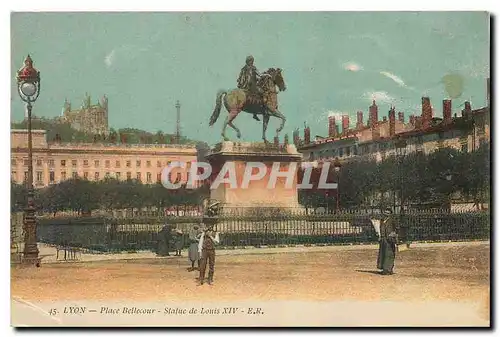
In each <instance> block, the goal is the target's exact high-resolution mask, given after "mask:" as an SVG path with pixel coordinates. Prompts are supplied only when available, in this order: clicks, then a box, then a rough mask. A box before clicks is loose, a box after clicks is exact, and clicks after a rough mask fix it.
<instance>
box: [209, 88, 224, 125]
mask: <svg viewBox="0 0 500 337" xmlns="http://www.w3.org/2000/svg"><path fill="white" fill-rule="evenodd" d="M225 94H227V92H226V91H224V90H221V91H219V92H218V93H217V100H216V101H215V108H214V112H212V116H211V117H210V123H208V125H210V126H212V125H214V124H215V122H217V119H218V118H219V115H220V110H221V108H222V96H224V95H225Z"/></svg>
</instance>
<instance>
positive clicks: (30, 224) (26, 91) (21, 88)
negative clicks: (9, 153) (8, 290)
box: [16, 55, 40, 267]
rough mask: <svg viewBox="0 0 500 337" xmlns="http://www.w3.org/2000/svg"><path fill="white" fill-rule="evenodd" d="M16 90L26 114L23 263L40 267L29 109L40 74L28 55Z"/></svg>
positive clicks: (37, 93)
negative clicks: (26, 197) (26, 173)
mask: <svg viewBox="0 0 500 337" xmlns="http://www.w3.org/2000/svg"><path fill="white" fill-rule="evenodd" d="M16 80H17V90H18V93H19V97H21V99H22V100H23V102H25V103H26V110H27V112H28V181H27V184H28V205H27V207H26V209H25V210H24V221H23V227H24V228H23V231H24V251H23V255H24V257H23V262H24V263H25V264H28V265H36V266H37V267H38V266H40V258H39V257H38V253H39V251H38V246H37V243H36V219H35V201H34V191H33V141H32V135H31V109H32V108H33V105H32V104H33V103H34V102H35V101H36V100H37V98H38V95H40V72H39V71H38V70H36V69H35V68H34V67H33V60H32V59H31V57H30V56H29V55H28V56H27V57H26V59H25V60H24V66H23V67H22V68H21V69H19V70H18V72H17V77H16Z"/></svg>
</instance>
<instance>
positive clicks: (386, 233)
mask: <svg viewBox="0 0 500 337" xmlns="http://www.w3.org/2000/svg"><path fill="white" fill-rule="evenodd" d="M383 215H384V217H383V218H382V220H381V221H380V239H379V250H378V257H377V268H378V269H381V270H382V272H381V274H382V275H392V274H394V271H393V269H394V260H395V259H396V250H397V246H396V245H397V242H398V235H397V233H396V227H395V225H394V222H393V220H392V217H391V215H392V211H391V209H389V208H387V209H385V210H384V211H383Z"/></svg>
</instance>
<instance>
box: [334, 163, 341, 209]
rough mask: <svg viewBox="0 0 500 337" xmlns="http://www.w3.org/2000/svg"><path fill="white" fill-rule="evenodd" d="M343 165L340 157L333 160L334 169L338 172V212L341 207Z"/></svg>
mask: <svg viewBox="0 0 500 337" xmlns="http://www.w3.org/2000/svg"><path fill="white" fill-rule="evenodd" d="M341 167H342V164H341V163H340V160H339V158H338V157H336V158H335V160H334V161H333V169H334V171H335V172H336V174H337V206H336V209H335V210H336V211H337V212H338V211H339V209H340V192H339V188H340V168H341Z"/></svg>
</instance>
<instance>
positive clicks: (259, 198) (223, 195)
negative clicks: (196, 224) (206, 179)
mask: <svg viewBox="0 0 500 337" xmlns="http://www.w3.org/2000/svg"><path fill="white" fill-rule="evenodd" d="M207 160H208V162H209V163H210V164H211V166H212V181H213V180H214V179H215V178H216V177H217V175H218V174H219V173H220V171H221V169H222V168H223V167H224V165H225V164H226V163H230V165H234V168H235V175H236V184H237V186H236V188H234V186H231V185H230V183H221V184H220V185H219V186H218V187H216V188H215V189H211V190H210V198H211V199H215V200H219V201H221V202H222V203H223V204H224V207H251V208H255V207H278V208H283V207H285V208H297V207H299V203H298V194H297V173H298V168H299V165H300V162H301V161H302V155H301V154H300V153H299V152H297V149H296V147H295V145H291V144H288V145H286V146H284V145H274V144H269V143H267V144H266V143H239V142H227V141H225V142H222V143H219V144H217V145H216V146H215V147H214V148H213V149H212V150H211V152H210V154H209V155H208V156H207ZM251 162H257V163H262V164H264V165H265V167H266V172H265V175H264V176H263V177H262V178H261V179H259V180H251V181H249V182H248V187H245V186H242V182H243V179H244V178H243V177H244V175H245V170H246V167H247V164H248V163H251ZM273 163H280V166H279V169H280V171H289V170H291V169H292V170H294V171H295V173H294V175H293V178H290V180H291V183H289V184H288V186H287V184H286V183H287V179H286V178H281V177H278V178H277V179H276V183H275V184H274V186H272V187H271V186H269V180H270V177H271V168H272V167H273ZM275 165H276V164H275ZM293 166H295V169H294V168H293ZM254 170H258V169H254ZM254 174H257V172H254Z"/></svg>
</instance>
